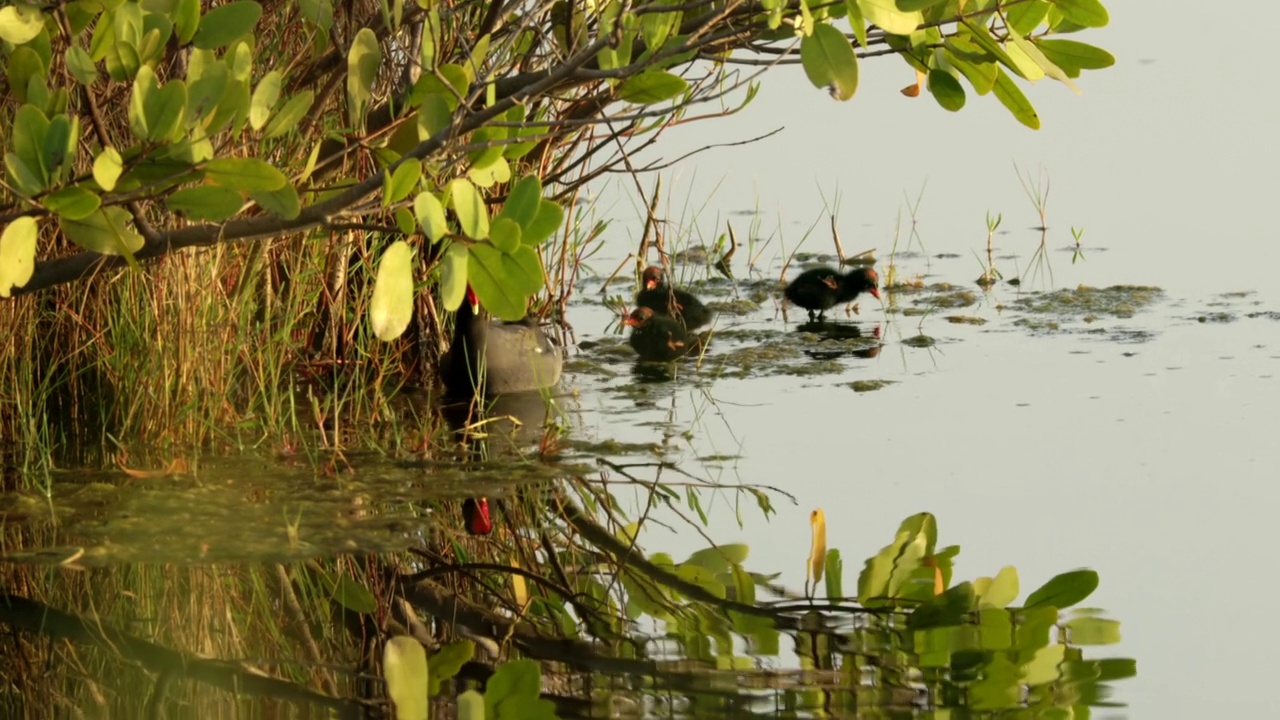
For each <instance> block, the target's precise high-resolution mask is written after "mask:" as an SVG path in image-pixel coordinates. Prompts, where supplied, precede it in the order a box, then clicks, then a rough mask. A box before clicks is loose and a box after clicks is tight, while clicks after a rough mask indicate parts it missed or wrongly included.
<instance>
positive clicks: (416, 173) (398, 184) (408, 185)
mask: <svg viewBox="0 0 1280 720" xmlns="http://www.w3.org/2000/svg"><path fill="white" fill-rule="evenodd" d="M420 179H422V161H420V160H418V159H417V158H409V159H407V160H405V161H404V162H402V163H400V164H399V165H397V166H396V169H395V171H394V172H392V173H390V174H389V175H385V176H384V179H383V183H382V206H383V207H387V206H388V205H391V204H392V203H397V202H400V201H401V200H403V199H405V198H407V197H409V193H411V192H413V189H414V188H415V187H417V186H418V180H420Z"/></svg>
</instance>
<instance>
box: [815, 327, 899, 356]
mask: <svg viewBox="0 0 1280 720" xmlns="http://www.w3.org/2000/svg"><path fill="white" fill-rule="evenodd" d="M796 332H802V333H810V334H813V335H817V336H818V337H819V338H821V339H820V340H819V341H818V343H817V344H816V345H815V346H813V347H809V348H805V350H804V352H805V354H806V355H808V356H809V357H811V358H814V359H815V360H831V359H834V358H840V357H849V356H852V357H860V358H866V359H868V360H869V359H871V358H874V357H876V356H878V355H879V354H880V349H881V348H883V347H884V345H883V344H881V343H879V342H877V343H876V344H874V345H870V346H862V347H846V346H845V345H844V344H843V342H842V341H845V340H860V339H862V338H869V339H874V340H879V339H880V326H879V325H876V326H875V327H873V328H871V331H870V332H867V331H866V330H864V329H863V328H861V327H859V326H858V325H856V324H853V323H840V322H831V321H817V322H807V323H803V324H801V325H797V326H796Z"/></svg>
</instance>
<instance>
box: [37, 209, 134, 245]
mask: <svg viewBox="0 0 1280 720" xmlns="http://www.w3.org/2000/svg"><path fill="white" fill-rule="evenodd" d="M130 221H131V218H130V217H129V213H128V211H126V210H125V209H124V208H118V207H105V208H100V209H99V210H98V211H97V212H94V213H91V214H90V215H88V216H87V217H84V218H81V219H80V220H68V219H66V218H59V219H58V226H59V227H60V228H62V234H63V235H66V236H67V238H68V239H69V240H71V242H73V243H75V244H77V245H79V246H80V247H82V248H84V249H85V250H89V251H91V252H96V253H102V254H103V255H131V254H132V253H134V252H137V250H138V249H139V248H141V247H142V243H143V239H142V236H141V235H139V234H138V233H137V232H134V230H133V229H132V228H131V227H129V223H130Z"/></svg>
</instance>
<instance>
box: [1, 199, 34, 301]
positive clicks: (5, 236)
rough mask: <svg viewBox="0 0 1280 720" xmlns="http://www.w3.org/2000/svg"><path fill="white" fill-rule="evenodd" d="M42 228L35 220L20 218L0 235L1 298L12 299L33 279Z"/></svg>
mask: <svg viewBox="0 0 1280 720" xmlns="http://www.w3.org/2000/svg"><path fill="white" fill-rule="evenodd" d="M39 237H40V226H39V224H38V223H36V220H35V218H30V217H25V216H24V217H20V218H17V219H16V220H14V221H13V222H11V223H9V224H8V226H6V227H5V229H4V232H3V233H0V297H10V295H11V294H12V293H13V289H14V288H20V287H22V286H23V285H26V284H27V281H28V280H30V279H31V274H32V273H33V272H35V267H36V240H38V239H39Z"/></svg>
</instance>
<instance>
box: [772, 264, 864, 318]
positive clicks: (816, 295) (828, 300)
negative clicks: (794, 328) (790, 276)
mask: <svg viewBox="0 0 1280 720" xmlns="http://www.w3.org/2000/svg"><path fill="white" fill-rule="evenodd" d="M879 284H880V276H879V275H876V271H875V270H872V269H871V268H868V267H863V268H854V269H853V270H850V271H849V272H848V274H845V275H841V274H840V271H839V270H836V269H835V268H829V267H816V268H813V269H811V270H805V271H804V272H802V273H800V274H799V275H798V276H797V277H796V279H795V280H792V281H791V284H790V285H788V286H787V289H786V290H783V291H782V294H783V295H785V296H786V298H787V299H788V300H790V301H791V302H792V303H794V304H796V305H799V306H800V307H802V308H804V309H805V310H808V311H809V319H810V320H814V319H815V315H814V311H815V310H816V311H817V315H816V318H817V319H818V320H821V319H822V316H823V313H825V312H826V311H827V309H828V308H831V307H834V306H835V305H838V304H840V303H847V302H853V301H854V299H855V298H857V297H858V295H861V294H862V293H864V292H869V293H871V295H872V297H874V298H876V299H877V300H878V299H879V298H880V289H879V287H878V286H879Z"/></svg>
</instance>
